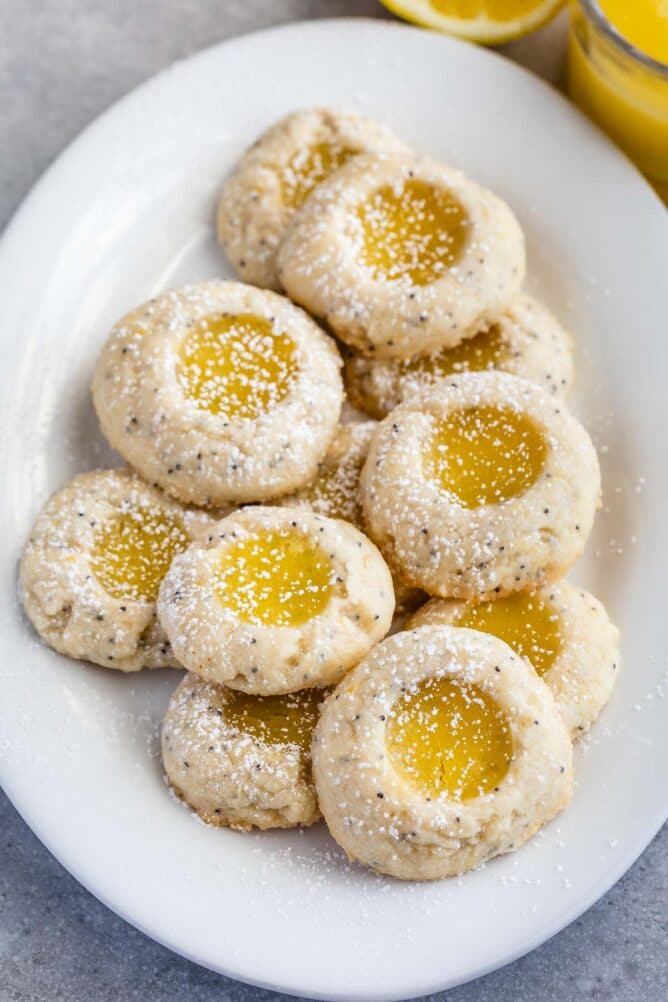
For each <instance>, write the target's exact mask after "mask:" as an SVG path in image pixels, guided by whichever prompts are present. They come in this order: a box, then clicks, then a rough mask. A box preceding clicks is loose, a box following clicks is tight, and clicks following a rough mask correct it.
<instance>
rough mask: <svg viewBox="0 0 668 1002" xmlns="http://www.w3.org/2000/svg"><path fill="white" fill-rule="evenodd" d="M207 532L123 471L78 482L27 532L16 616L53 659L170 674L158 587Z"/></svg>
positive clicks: (203, 522)
mask: <svg viewBox="0 0 668 1002" xmlns="http://www.w3.org/2000/svg"><path fill="white" fill-rule="evenodd" d="M211 524H213V523H212V521H211V519H210V518H209V517H208V516H207V515H205V514H204V513H203V512H194V511H188V510H187V509H184V508H182V507H181V506H180V505H179V504H176V502H174V501H171V500H170V499H169V498H167V497H165V495H164V494H162V493H161V492H160V491H158V490H156V489H155V488H154V487H149V485H148V484H145V483H144V482H143V480H140V479H139V477H137V476H135V475H134V474H133V473H131V472H130V471H129V470H95V471H93V472H92V473H83V474H81V475H80V476H78V477H75V478H74V480H72V481H71V483H69V484H68V485H67V486H66V487H63V488H62V489H61V490H59V491H57V492H56V493H55V494H53V495H52V497H51V498H50V499H49V501H48V502H47V504H46V505H45V507H44V509H43V510H42V512H41V513H40V515H39V516H38V518H37V521H36V522H35V524H34V526H33V529H32V533H31V535H30V539H29V540H28V543H27V544H26V547H25V550H24V553H23V558H22V560H21V568H20V591H21V598H22V601H23V605H24V608H25V610H26V612H27V614H28V616H29V618H30V620H31V621H32V623H33V625H34V627H35V629H36V630H37V631H38V633H39V634H40V635H41V636H42V637H43V638H44V640H45V641H46V642H47V644H49V645H50V646H51V647H53V648H54V649H55V650H57V651H59V652H60V653H61V654H69V655H70V657H73V658H82V659H84V660H86V661H93V662H94V663H95V664H98V665H102V666H103V667H105V668H116V669H118V670H119V671H139V669H140V668H162V667H175V666H176V665H177V662H176V659H175V658H174V654H173V653H172V648H171V645H170V643H169V641H168V640H167V637H166V636H165V634H164V631H163V630H162V627H161V626H160V625H159V623H158V621H157V618H156V610H155V600H156V598H157V595H158V588H159V586H160V581H161V580H162V577H163V576H164V574H165V573H166V571H167V569H168V568H169V565H170V563H171V561H172V558H173V557H175V556H176V555H177V554H178V553H181V552H182V551H183V550H185V549H186V548H187V547H188V546H189V545H190V543H191V542H192V540H193V539H195V538H196V537H197V535H198V534H200V533H206V532H207V531H208V528H209V526H210V525H211Z"/></svg>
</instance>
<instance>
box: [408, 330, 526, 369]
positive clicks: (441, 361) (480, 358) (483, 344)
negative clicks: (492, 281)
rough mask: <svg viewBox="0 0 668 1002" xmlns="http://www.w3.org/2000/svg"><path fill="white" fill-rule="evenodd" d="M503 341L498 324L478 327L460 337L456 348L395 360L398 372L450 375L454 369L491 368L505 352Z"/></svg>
mask: <svg viewBox="0 0 668 1002" xmlns="http://www.w3.org/2000/svg"><path fill="white" fill-rule="evenodd" d="M505 347H506V345H505V341H504V338H503V335H502V334H501V330H500V328H499V327H498V325H496V324H494V325H493V326H492V327H490V328H489V329H488V330H486V331H480V333H479V334H476V335H475V336H474V337H471V338H468V339H467V340H466V341H462V342H461V344H458V345H457V347H456V348H448V349H447V350H446V351H441V352H439V353H438V354H437V355H417V356H416V357H415V358H410V359H404V360H402V361H400V362H399V363H398V369H399V374H400V375H401V376H408V375H416V376H421V375H424V376H432V377H433V378H435V379H438V378H439V377H441V376H451V375H452V374H453V373H455V372H482V371H484V370H485V369H494V368H497V367H498V363H499V362H500V360H501V358H502V357H503V355H504V351H505Z"/></svg>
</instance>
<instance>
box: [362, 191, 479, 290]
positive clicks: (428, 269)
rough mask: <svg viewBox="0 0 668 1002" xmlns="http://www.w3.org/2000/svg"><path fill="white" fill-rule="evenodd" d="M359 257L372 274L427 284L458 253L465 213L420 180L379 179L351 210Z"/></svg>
mask: <svg viewBox="0 0 668 1002" xmlns="http://www.w3.org/2000/svg"><path fill="white" fill-rule="evenodd" d="M357 217H358V220H359V222H360V225H361V231H362V244H361V252H360V260H361V261H362V263H363V264H364V265H366V266H367V267H368V268H369V269H370V270H371V272H372V274H373V276H374V278H376V279H380V280H385V281H389V282H395V281H398V280H402V279H403V280H409V281H410V282H411V283H412V284H413V285H428V284H429V283H430V282H434V281H436V279H438V278H440V277H441V276H442V275H443V274H444V273H445V272H446V271H447V270H448V268H451V267H452V266H453V265H454V264H456V263H457V261H458V260H459V258H460V257H461V254H462V250H463V248H464V244H465V242H466V240H467V237H468V232H469V218H468V215H467V213H466V211H465V209H464V207H463V206H462V204H461V203H460V202H459V200H458V199H457V198H455V196H454V195H453V194H451V193H450V192H449V191H448V190H447V189H446V188H439V187H436V186H435V185H432V184H428V183H427V182H426V181H418V180H408V181H404V182H403V183H402V184H401V185H400V186H397V185H389V184H388V185H384V186H383V187H382V188H379V189H378V190H377V191H375V192H374V193H373V194H372V195H371V196H370V198H369V199H368V200H367V201H366V202H364V203H363V204H362V205H361V206H360V207H359V208H358V210H357Z"/></svg>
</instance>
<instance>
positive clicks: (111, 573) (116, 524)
mask: <svg viewBox="0 0 668 1002" xmlns="http://www.w3.org/2000/svg"><path fill="white" fill-rule="evenodd" d="M189 543H190V539H189V538H188V535H187V533H186V531H185V528H184V526H183V524H182V522H181V520H180V519H177V518H173V517H172V516H171V515H167V514H166V513H165V512H164V511H161V510H160V509H159V508H153V507H148V506H139V507H137V508H135V509H133V510H131V511H127V512H122V513H121V514H119V515H116V516H115V517H114V518H112V519H110V521H108V522H105V523H104V524H103V525H101V526H100V528H99V529H98V530H97V532H96V533H95V538H94V541H93V551H92V553H91V559H90V566H91V569H92V571H93V574H94V575H95V577H96V578H97V580H98V581H99V582H100V584H101V585H102V587H103V588H104V590H105V591H106V592H107V594H109V595H111V597H112V598H115V599H121V600H123V599H125V600H126V601H140V600H144V601H147V602H153V601H155V599H156V598H157V597H158V589H159V588H160V582H161V581H162V579H163V578H164V576H165V574H166V573H167V571H168V570H169V565H170V564H171V562H172V560H173V559H174V557H175V556H176V555H177V554H178V553H182V552H183V551H184V550H185V549H186V547H187V546H188V545H189Z"/></svg>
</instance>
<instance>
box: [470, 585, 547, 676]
mask: <svg viewBox="0 0 668 1002" xmlns="http://www.w3.org/2000/svg"><path fill="white" fill-rule="evenodd" d="M452 625H453V626H465V627H468V628H469V629H472V630H480V631H481V632H482V633H492V634H493V635H494V636H495V637H498V638H499V639H500V640H503V641H505V643H506V644H508V646H509V647H511V648H512V649H513V650H514V651H515V652H516V653H517V654H519V655H520V656H521V657H525V658H528V660H529V661H530V662H531V664H532V666H533V668H534V669H535V671H536V674H537V675H539V676H541V677H542V676H543V675H545V674H547V672H548V671H549V670H550V668H551V667H552V665H553V664H554V662H555V661H556V659H557V657H558V656H559V653H560V651H561V649H562V647H563V636H562V634H561V628H560V623H559V617H558V616H557V615H556V613H555V612H554V611H553V610H552V609H550V607H549V606H548V605H547V604H546V603H545V602H543V600H542V599H540V598H539V597H538V596H537V595H535V594H532V593H531V592H521V593H518V594H516V595H508V596H507V597H505V598H497V599H494V601H491V602H481V603H480V604H479V605H466V606H464V607H463V608H462V610H461V611H460V612H459V613H458V615H457V616H456V618H455V619H454V620H453V624H452Z"/></svg>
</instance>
